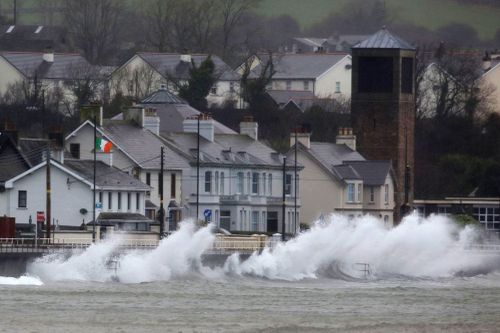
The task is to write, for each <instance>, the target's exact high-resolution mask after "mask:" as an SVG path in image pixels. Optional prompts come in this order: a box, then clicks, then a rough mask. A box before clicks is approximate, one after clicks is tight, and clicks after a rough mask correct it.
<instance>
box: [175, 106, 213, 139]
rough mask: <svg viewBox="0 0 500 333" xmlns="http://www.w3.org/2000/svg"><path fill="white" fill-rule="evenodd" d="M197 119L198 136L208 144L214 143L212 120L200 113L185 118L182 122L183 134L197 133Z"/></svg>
mask: <svg viewBox="0 0 500 333" xmlns="http://www.w3.org/2000/svg"><path fill="white" fill-rule="evenodd" d="M198 117H199V122H200V136H201V137H202V138H205V139H207V140H208V141H210V142H214V120H213V119H212V117H211V116H210V115H207V114H203V113H200V114H199V115H195V116H191V117H188V118H186V119H185V120H184V121H183V122H182V126H183V132H184V133H198Z"/></svg>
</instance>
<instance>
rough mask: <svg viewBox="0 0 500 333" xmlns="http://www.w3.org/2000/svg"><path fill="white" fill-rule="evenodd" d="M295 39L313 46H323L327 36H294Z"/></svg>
mask: <svg viewBox="0 0 500 333" xmlns="http://www.w3.org/2000/svg"><path fill="white" fill-rule="evenodd" d="M293 39H294V40H296V41H298V42H300V43H302V44H304V45H309V46H313V47H321V46H322V45H323V43H324V42H325V41H326V38H314V37H294V38H293Z"/></svg>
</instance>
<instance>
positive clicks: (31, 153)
mask: <svg viewBox="0 0 500 333" xmlns="http://www.w3.org/2000/svg"><path fill="white" fill-rule="evenodd" d="M46 147H47V140H45V139H32V138H20V139H19V149H21V151H22V152H24V153H25V156H26V157H27V158H28V159H29V161H30V163H31V165H37V164H38V163H40V162H42V161H43V160H44V151H45V150H46Z"/></svg>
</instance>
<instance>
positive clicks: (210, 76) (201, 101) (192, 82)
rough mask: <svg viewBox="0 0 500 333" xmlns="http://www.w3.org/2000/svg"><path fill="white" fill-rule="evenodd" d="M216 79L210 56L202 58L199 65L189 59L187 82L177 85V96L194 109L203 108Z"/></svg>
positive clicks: (205, 106)
mask: <svg viewBox="0 0 500 333" xmlns="http://www.w3.org/2000/svg"><path fill="white" fill-rule="evenodd" d="M216 81H217V78H216V76H215V64H214V62H213V61H212V58H211V56H208V57H207V58H206V59H205V60H203V61H202V62H201V63H200V65H199V66H196V64H195V63H194V61H191V68H190V69H189V80H188V83H187V84H185V85H181V86H180V87H179V96H180V97H181V98H183V99H185V100H186V101H187V102H188V103H189V105H191V106H192V107H194V108H195V109H198V110H205V109H206V108H207V95H208V94H209V92H210V89H211V88H212V86H213V85H214V84H215V82H216Z"/></svg>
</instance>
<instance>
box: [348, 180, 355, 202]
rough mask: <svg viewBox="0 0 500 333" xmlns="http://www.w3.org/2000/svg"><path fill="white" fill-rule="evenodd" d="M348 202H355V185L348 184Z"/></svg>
mask: <svg viewBox="0 0 500 333" xmlns="http://www.w3.org/2000/svg"><path fill="white" fill-rule="evenodd" d="M347 202H354V184H352V183H350V184H347Z"/></svg>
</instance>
